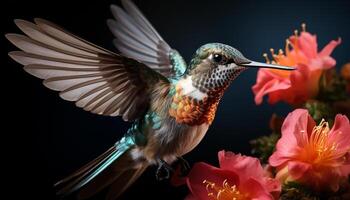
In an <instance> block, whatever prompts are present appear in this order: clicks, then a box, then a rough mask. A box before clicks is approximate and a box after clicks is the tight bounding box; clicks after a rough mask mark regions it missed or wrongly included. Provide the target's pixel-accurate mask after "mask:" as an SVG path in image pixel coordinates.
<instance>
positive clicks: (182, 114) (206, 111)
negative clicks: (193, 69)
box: [169, 76, 222, 126]
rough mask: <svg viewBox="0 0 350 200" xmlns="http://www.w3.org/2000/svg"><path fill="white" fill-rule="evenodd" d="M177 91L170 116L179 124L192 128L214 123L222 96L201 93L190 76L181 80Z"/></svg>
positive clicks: (176, 88)
mask: <svg viewBox="0 0 350 200" xmlns="http://www.w3.org/2000/svg"><path fill="white" fill-rule="evenodd" d="M175 90H176V91H175V95H174V96H173V98H172V102H171V106H170V108H169V115H170V116H172V117H174V118H175V119H176V122H177V123H183V124H187V125H190V126H194V125H201V124H204V123H205V124H209V125H210V124H211V123H212V121H213V120H214V117H215V113H216V110H217V106H218V104H219V101H220V98H221V96H222V95H221V94H219V93H218V94H207V93H203V92H201V91H200V90H199V89H197V88H196V87H194V86H193V83H192V79H191V77H190V76H189V77H188V78H186V79H184V80H181V81H180V82H179V83H178V84H177V85H176V87H175Z"/></svg>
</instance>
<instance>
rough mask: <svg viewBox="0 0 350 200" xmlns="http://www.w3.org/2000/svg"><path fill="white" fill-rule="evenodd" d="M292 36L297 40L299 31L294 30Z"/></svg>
mask: <svg viewBox="0 0 350 200" xmlns="http://www.w3.org/2000/svg"><path fill="white" fill-rule="evenodd" d="M294 35H295V37H297V38H298V35H299V31H298V30H296V29H295V30H294Z"/></svg>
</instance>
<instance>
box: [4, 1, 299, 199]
mask: <svg viewBox="0 0 350 200" xmlns="http://www.w3.org/2000/svg"><path fill="white" fill-rule="evenodd" d="M121 4H122V6H116V5H112V6H111V12H112V14H113V16H114V19H108V20H107V25H108V27H109V29H110V30H111V32H112V33H113V35H114V36H115V39H114V40H113V43H114V46H115V47H116V48H117V49H118V50H119V52H118V53H115V52H112V51H109V50H106V49H104V48H101V47H99V46H97V45H94V44H92V43H90V42H88V41H86V40H84V39H82V38H80V37H78V36H76V35H74V34H72V33H70V32H68V31H66V30H65V29H63V28H61V27H59V26H58V25H56V24H54V23H52V22H49V21H47V20H44V19H39V18H35V19H34V23H32V22H29V21H25V20H19V19H17V20H15V21H14V22H15V24H16V25H17V26H18V28H19V29H20V30H21V31H22V32H23V33H24V34H23V35H21V34H13V33H10V34H6V38H7V39H8V40H9V41H10V42H11V43H12V44H14V45H15V46H16V47H17V48H19V49H20V50H19V51H12V52H10V53H9V56H10V57H11V58H12V59H13V60H15V61H16V62H18V63H20V64H22V65H23V66H24V70H25V71H26V72H28V73H29V74H31V75H33V76H36V77H38V78H40V79H44V81H43V84H44V85H45V86H46V87H48V88H49V89H52V90H55V91H60V93H59V96H60V97H61V98H63V99H64V100H67V101H72V102H75V105H76V106H77V107H80V108H83V109H84V110H86V111H89V112H91V113H95V114H98V115H104V116H112V117H116V116H121V117H122V119H123V120H125V121H127V122H131V123H132V125H131V127H130V128H129V129H128V131H127V132H126V133H125V134H124V135H123V137H122V138H121V139H120V140H119V141H117V142H116V143H115V145H113V146H112V147H111V148H109V149H108V150H107V151H106V152H104V153H103V154H102V155H100V156H99V157H97V158H96V159H94V160H93V161H91V162H89V163H87V164H86V165H85V166H83V167H82V168H80V169H79V170H77V171H76V172H74V173H73V174H71V175H70V176H68V177H66V178H64V179H62V180H61V181H59V182H57V183H56V184H55V185H54V187H55V189H56V191H57V195H58V196H60V197H66V196H67V195H70V194H72V193H77V196H78V198H79V199H86V198H89V197H91V196H93V195H94V194H96V193H97V192H99V191H101V190H102V189H104V188H105V187H107V186H108V187H109V188H110V189H109V191H108V193H107V196H106V198H107V199H109V200H112V199H116V198H118V197H119V196H120V195H121V194H122V193H123V192H124V191H125V190H126V189H127V188H128V187H129V186H130V185H131V184H132V183H133V182H135V180H136V179H137V178H139V177H140V175H141V174H142V173H143V172H144V171H145V169H146V168H147V167H149V166H151V165H155V166H157V170H156V178H157V179H159V180H162V179H166V178H169V175H170V173H171V172H172V171H173V169H172V166H171V165H172V163H174V162H175V161H179V162H180V163H182V164H181V165H180V166H181V169H183V171H186V169H187V170H188V169H189V165H188V163H187V162H186V161H185V160H184V159H183V158H182V156H183V155H185V154H187V153H188V152H190V151H191V150H192V149H194V148H195V147H196V146H197V145H198V144H199V142H200V141H201V140H202V139H203V137H204V136H205V134H206V132H207V130H208V128H209V126H210V125H211V123H212V122H213V120H214V117H215V114H216V110H217V107H218V104H219V102H220V99H221V98H222V96H223V94H224V92H225V91H226V89H227V88H228V86H229V85H230V83H231V82H232V81H233V80H234V79H235V78H236V77H237V76H238V75H239V74H240V73H241V72H243V71H244V70H246V69H247V68H251V67H256V68H272V69H276V70H293V69H294V68H292V67H287V66H279V65H274V64H266V63H260V62H255V61H252V60H249V59H247V58H245V57H244V56H243V55H242V53H241V52H240V51H238V50H237V49H235V48H233V47H231V46H229V45H226V44H221V43H209V44H205V45H203V46H201V47H200V48H199V49H198V50H196V51H195V53H194V55H193V57H192V59H191V61H190V62H189V63H188V64H187V63H186V62H185V60H184V59H183V58H182V56H181V55H180V54H179V52H178V51H176V50H175V49H173V48H171V47H170V46H169V45H168V44H167V43H166V42H165V41H164V39H163V38H162V37H161V36H160V35H159V33H158V32H157V31H156V30H155V29H154V27H153V26H152V25H151V23H150V22H149V21H148V20H147V19H146V17H145V16H144V15H143V14H142V13H141V11H140V10H139V9H138V8H137V7H136V6H135V5H134V4H133V2H132V1H129V0H121Z"/></svg>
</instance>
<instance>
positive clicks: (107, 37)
mask: <svg viewBox="0 0 350 200" xmlns="http://www.w3.org/2000/svg"><path fill="white" fill-rule="evenodd" d="M135 2H136V4H137V5H138V6H139V8H140V9H141V10H142V11H143V13H144V14H145V15H146V16H147V18H148V19H149V20H150V21H151V23H152V24H153V25H154V26H155V28H156V29H157V30H158V31H159V33H160V34H161V35H162V36H163V38H164V39H165V40H166V41H167V42H168V43H169V44H170V46H172V47H173V48H175V49H177V50H179V52H181V53H182V55H183V56H184V57H185V58H186V60H187V61H188V60H189V59H190V57H191V55H192V54H193V52H194V51H195V50H196V49H197V48H198V47H199V46H201V45H203V44H205V43H208V42H222V43H226V44H229V45H232V46H234V47H236V48H237V49H239V50H240V51H241V52H242V53H243V54H244V55H245V56H246V57H247V58H250V59H253V60H257V61H263V58H262V56H261V55H262V53H263V52H267V51H268V50H269V48H270V47H273V48H275V49H278V48H284V42H285V39H286V38H287V37H288V36H289V35H291V34H292V33H293V31H294V30H295V29H300V24H301V23H302V22H306V23H307V30H308V31H310V32H311V33H317V36H318V41H319V46H320V47H323V46H324V45H325V44H326V43H328V41H330V40H331V39H336V38H337V37H338V36H340V37H342V39H343V43H342V44H341V45H340V46H339V47H337V49H336V50H335V52H334V53H333V56H334V58H336V60H337V61H338V65H341V64H344V63H346V62H348V61H349V58H350V56H349V50H350V29H349V25H350V1H345V0H343V1H341V0H333V1H298V0H290V1H281V0H276V1H251V0H244V1H243V0H233V1H224V0H215V1H204V0H202V1H189V0H172V1H171V0H168V1H165V0H163V1H162V0H143V1H141V0H135ZM112 3H116V4H119V1H117V0H99V1H94V2H92V1H88V0H85V1H73V0H70V1H67V0H59V1H37V0H29V1H19V0H12V1H2V2H1V14H2V15H3V16H2V17H1V20H3V21H2V22H1V27H2V28H4V30H2V34H3V33H7V32H17V33H18V32H19V30H18V29H17V28H16V27H15V25H14V24H13V19H15V18H22V19H26V20H32V19H33V18H34V17H42V18H45V19H48V20H51V21H53V22H55V23H57V24H59V25H61V26H63V27H65V28H66V29H68V30H70V31H71V32H73V33H75V34H77V35H79V36H81V37H83V38H85V39H87V40H89V41H91V42H93V43H96V44H98V45H101V46H103V47H105V48H107V49H111V50H115V48H114V47H113V46H112V43H111V41H112V39H113V36H112V34H111V33H110V32H109V30H108V28H107V26H106V24H105V22H106V19H107V18H111V17H112V15H111V14H110V11H109V5H110V4H112ZM1 42H2V44H1V51H2V52H1V62H2V64H1V80H2V82H3V83H2V85H1V89H2V97H1V99H2V100H5V102H4V103H2V111H3V110H5V112H3V117H4V120H2V122H3V123H4V125H5V126H2V127H3V131H2V133H1V136H2V139H1V143H2V145H1V146H2V148H3V150H2V152H3V154H4V155H3V157H2V161H1V165H2V166H3V167H5V169H4V170H3V171H2V176H1V177H6V178H5V179H3V178H2V179H1V180H2V182H3V183H5V190H6V191H7V192H9V194H10V196H9V197H7V198H6V199H55V195H54V191H53V189H52V184H53V183H54V182H56V181H57V180H59V179H61V178H63V177H64V176H66V175H68V174H69V173H71V172H72V171H74V170H75V169H77V168H78V167H80V166H81V165H83V164H85V163H86V162H88V161H90V160H91V159H93V158H94V157H96V156H98V155H99V154H100V153H102V152H103V151H105V150H106V149H107V148H109V147H110V146H111V145H113V144H114V143H115V142H116V141H117V140H118V139H119V138H120V137H121V136H122V135H123V134H124V133H125V131H126V130H127V128H128V126H129V124H128V123H125V122H123V121H122V120H121V119H119V118H110V117H103V116H97V115H93V114H90V113H88V112H85V111H83V110H82V109H80V108H77V107H75V106H74V104H73V103H71V102H66V101H64V100H62V99H60V98H59V97H58V94H57V93H56V92H53V91H50V90H48V89H46V88H45V87H43V86H42V84H41V81H40V80H38V79H36V78H34V77H32V76H30V75H28V74H26V73H25V72H24V71H23V70H22V69H21V66H20V65H19V64H17V63H15V62H14V61H12V60H10V59H9V57H7V53H6V52H8V51H10V50H15V48H14V47H13V46H12V45H11V44H10V43H9V42H7V41H5V40H4V38H3V37H1ZM255 78H256V70H254V69H252V70H248V71H246V72H244V73H243V74H242V75H241V76H240V77H239V78H237V80H236V81H234V83H233V84H232V86H231V87H230V88H229V89H228V91H227V92H226V94H225V96H224V98H223V100H222V102H221V104H220V106H219V109H218V112H217V117H216V119H215V121H214V123H213V124H212V126H211V128H210V129H209V131H208V134H207V135H206V137H205V138H204V140H203V141H202V142H201V144H200V145H199V146H198V147H197V148H196V149H195V150H194V151H192V152H191V153H189V154H188V155H186V156H185V158H186V159H187V160H188V161H189V162H190V163H191V164H193V163H194V162H198V161H206V162H209V163H212V164H216V162H217V152H218V151H219V150H221V149H226V150H231V151H234V152H241V153H244V154H249V153H250V145H249V143H248V142H249V140H251V139H253V138H255V137H257V136H259V135H263V134H267V133H269V128H268V121H269V118H270V116H271V114H272V113H273V112H276V113H278V114H286V113H287V112H288V111H290V108H289V107H288V106H286V105H284V104H278V105H275V106H270V105H267V104H266V103H264V105H262V106H256V105H255V104H254V100H253V94H252V92H251V86H252V85H253V84H254V83H255ZM154 170H155V169H154V168H150V169H149V170H148V171H147V172H146V173H145V174H144V175H143V176H142V177H141V178H140V180H139V181H137V182H136V183H135V184H134V185H133V186H132V187H131V188H130V189H129V190H128V191H127V192H126V193H125V194H124V195H123V196H122V199H140V198H142V199H183V198H184V196H185V195H186V194H187V189H186V187H180V188H173V187H172V186H171V185H170V184H169V183H168V182H166V181H165V182H160V183H159V182H157V181H156V180H155V178H154V172H155V171H154ZM101 198H103V194H101V195H100V196H97V197H96V199H101Z"/></svg>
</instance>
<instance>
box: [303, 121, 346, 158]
mask: <svg viewBox="0 0 350 200" xmlns="http://www.w3.org/2000/svg"><path fill="white" fill-rule="evenodd" d="M329 130H330V129H329V125H328V122H326V121H324V120H322V121H321V122H320V124H319V125H318V126H315V127H314V128H313V130H312V133H311V135H310V136H309V138H305V139H304V141H306V144H305V148H304V152H303V154H302V157H303V160H304V161H307V162H311V163H313V164H322V165H327V164H331V163H333V162H334V160H335V159H337V158H339V157H342V156H343V152H338V151H337V144H336V142H334V141H336V140H335V139H336V138H333V139H332V140H331V139H330V137H329ZM303 136H304V137H305V136H306V137H307V134H306V133H303Z"/></svg>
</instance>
